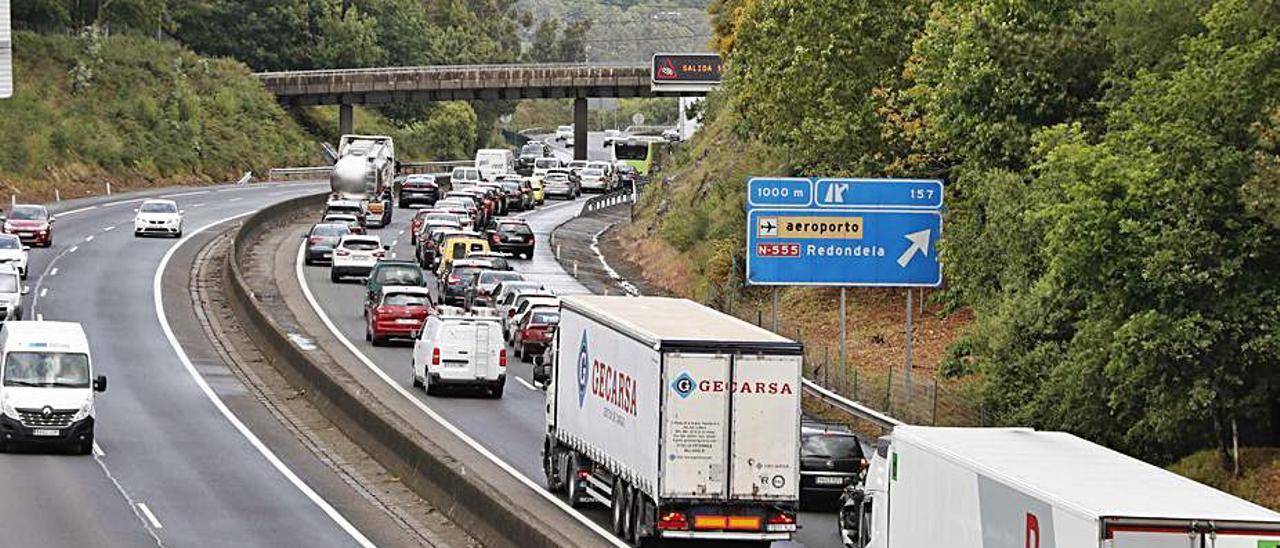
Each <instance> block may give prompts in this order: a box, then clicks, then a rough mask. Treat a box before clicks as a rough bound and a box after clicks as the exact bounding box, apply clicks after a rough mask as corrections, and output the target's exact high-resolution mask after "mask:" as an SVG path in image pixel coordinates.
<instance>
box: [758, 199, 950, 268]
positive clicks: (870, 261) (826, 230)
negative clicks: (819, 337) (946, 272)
mask: <svg viewBox="0 0 1280 548" xmlns="http://www.w3.org/2000/svg"><path fill="white" fill-rule="evenodd" d="M805 198H808V200H806V199H805ZM942 203H943V202H942V184H941V183H940V182H938V181H908V180H885V181H876V180H870V179H819V180H817V181H810V180H808V179H763V178H759V179H752V180H751V181H750V182H749V183H748V199H747V283H748V284H753V285H826V286H887V287H902V286H914V287H937V286H939V285H941V284H942V266H941V264H940V263H939V262H938V253H937V241H938V237H939V236H940V235H941V234H942V211H941V209H942Z"/></svg>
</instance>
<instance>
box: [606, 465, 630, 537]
mask: <svg viewBox="0 0 1280 548" xmlns="http://www.w3.org/2000/svg"><path fill="white" fill-rule="evenodd" d="M626 504H627V486H626V485H624V484H623V483H622V479H621V478H616V477H615V478H613V500H611V501H610V502H609V510H610V511H609V514H610V516H611V517H612V519H611V520H609V524H610V525H611V526H612V527H613V534H615V535H618V536H620V537H621V536H623V532H624V531H625V530H626V526H624V525H623V524H622V520H623V518H625V517H626V515H627V512H626V511H625V510H623V509H622V507H623V506H626Z"/></svg>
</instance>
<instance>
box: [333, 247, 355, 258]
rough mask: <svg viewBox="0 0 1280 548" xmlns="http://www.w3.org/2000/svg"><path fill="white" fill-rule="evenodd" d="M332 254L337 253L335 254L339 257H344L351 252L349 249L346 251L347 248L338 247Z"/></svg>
mask: <svg viewBox="0 0 1280 548" xmlns="http://www.w3.org/2000/svg"><path fill="white" fill-rule="evenodd" d="M333 254H334V255H337V256H339V257H346V256H347V255H350V254H351V252H350V251H347V250H345V249H339V250H337V251H334V252H333Z"/></svg>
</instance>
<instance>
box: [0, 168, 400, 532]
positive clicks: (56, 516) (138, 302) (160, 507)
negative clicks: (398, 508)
mask: <svg viewBox="0 0 1280 548" xmlns="http://www.w3.org/2000/svg"><path fill="white" fill-rule="evenodd" d="M326 187H327V185H315V184H290V185H286V186H266V185H255V186H238V187H237V186H230V187H220V188H212V189H194V190H189V191H174V192H173V193H171V194H169V195H167V196H171V197H172V198H173V199H175V200H178V201H179V204H180V206H181V207H182V208H183V209H185V210H186V216H185V220H184V224H185V226H184V228H185V230H186V232H187V235H188V238H190V239H192V240H195V241H193V242H191V243H190V244H188V245H183V246H182V247H181V248H178V246H179V245H180V244H183V243H184V242H186V240H184V241H182V242H179V241H178V240H174V239H168V238H164V239H135V238H134V236H133V233H132V220H133V215H134V213H133V208H134V207H135V206H136V204H137V200H136V199H133V200H129V201H116V202H110V203H101V204H99V205H92V206H86V207H82V208H78V209H72V210H67V211H64V212H62V213H61V214H59V215H58V217H57V223H56V225H55V226H56V228H55V235H56V238H55V240H56V243H55V245H54V246H53V247H52V248H49V249H33V250H32V251H31V253H30V256H31V263H30V273H31V277H30V279H29V280H28V284H29V286H30V287H31V288H32V293H31V295H30V296H29V297H28V298H27V299H28V300H27V302H26V319H37V318H42V319H45V320H67V321H78V322H80V323H81V324H83V326H84V328H85V331H86V332H87V334H88V336H89V341H90V346H91V348H92V353H93V354H92V357H93V360H94V365H95V367H96V369H97V373H101V374H105V375H106V376H107V377H108V380H109V383H108V390H107V392H106V393H104V394H101V395H99V397H98V399H97V427H96V436H97V442H96V445H97V446H96V447H95V450H94V455H93V456H74V455H67V454H58V453H57V452H50V451H47V450H31V449H27V450H22V451H18V452H13V453H8V454H3V455H0V492H3V493H5V496H4V497H0V530H2V531H4V533H3V535H4V539H5V540H4V541H3V542H2V543H0V544H4V545H6V546H128V547H137V546H148V545H168V546H308V547H316V546H325V547H328V546H335V547H336V546H344V547H345V546H361V545H365V546H369V545H372V542H371V541H370V540H369V539H368V538H366V537H365V536H364V535H363V534H361V533H360V532H359V531H358V530H357V529H356V527H354V526H353V525H351V523H350V522H349V521H348V519H347V518H345V517H344V516H343V511H340V510H339V509H335V508H334V507H333V506H332V505H331V504H330V503H329V502H327V501H326V500H325V499H323V498H321V496H320V495H318V494H316V493H315V492H314V491H313V490H312V488H311V486H310V484H308V483H307V481H308V480H310V481H312V482H319V483H323V484H325V486H326V489H329V488H332V487H333V486H334V485H337V486H339V487H336V489H343V488H347V487H346V485H345V484H344V483H342V481H341V480H340V479H338V478H336V476H333V475H332V474H331V473H330V472H329V470H328V468H326V467H325V466H324V465H323V464H321V463H319V462H318V461H316V460H315V459H314V457H311V456H310V454H309V453H307V451H306V450H305V449H300V446H299V445H297V443H296V440H294V439H293V438H292V437H291V436H290V435H288V433H287V432H284V431H283V429H282V427H280V425H279V424H278V423H276V424H275V427H274V429H273V428H267V431H266V432H259V435H258V436H252V435H247V434H246V433H247V432H248V429H247V427H245V426H244V422H253V423H254V424H255V425H261V424H268V425H269V424H271V423H272V422H274V421H272V420H270V414H269V413H268V412H267V411H266V410H265V408H263V407H262V405H261V404H260V403H258V401H257V400H256V399H255V398H254V397H253V396H252V395H251V394H250V393H248V392H247V390H246V389H245V387H244V386H243V385H241V384H240V383H239V382H238V381H237V379H236V378H235V377H234V376H233V375H232V374H231V372H230V371H228V370H226V369H225V367H224V366H223V365H222V364H221V363H215V362H214V361H213V360H208V359H195V358H188V357H187V356H186V353H185V352H183V353H181V354H180V353H179V352H178V351H177V350H175V344H173V343H172V342H171V337H172V336H173V335H174V334H173V333H172V332H171V331H169V327H168V325H167V324H166V323H162V321H160V319H159V317H160V314H158V310H160V309H161V305H162V303H161V302H160V301H159V300H157V299H156V297H157V295H156V288H158V287H161V286H162V284H163V286H164V290H163V293H164V298H165V300H166V301H178V300H179V299H180V298H187V288H186V286H185V285H181V286H178V287H172V286H170V283H169V280H168V277H164V278H162V277H161V276H158V275H157V272H158V271H159V269H160V268H161V266H162V264H163V263H167V262H169V258H170V257H171V256H173V255H174V254H175V252H182V253H185V254H187V255H190V254H193V253H194V252H195V250H196V249H197V248H198V247H199V245H195V244H198V243H199V241H200V239H201V238H204V239H205V240H207V239H208V238H210V233H209V232H206V233H202V234H194V233H195V232H197V231H198V229H200V228H202V227H205V226H207V225H211V224H214V223H220V222H225V221H227V220H229V219H233V218H237V217H239V216H243V215H245V214H247V213H249V212H252V211H254V210H257V209H258V208H260V207H262V206H264V205H266V204H269V203H272V202H276V201H280V200H285V199H288V198H290V197H295V196H299V195H302V194H309V193H315V192H317V191H320V190H322V189H324V188H326ZM121 199H128V196H125V197H122V198H121ZM178 262H179V261H177V260H175V261H174V266H173V270H175V271H178V273H180V274H181V273H182V272H181V269H189V268H190V257H187V262H186V264H185V265H178V264H177V263H178ZM183 279H185V277H183ZM163 307H164V308H165V309H172V307H173V302H165V303H163ZM166 316H167V314H166ZM187 321H190V318H187ZM179 336H180V335H179ZM172 340H173V341H176V339H172ZM192 359H194V362H193V361H191V360H192ZM242 417H243V418H244V420H243V421H241V418H242ZM263 417H266V420H261V419H263ZM242 429H243V430H242ZM250 436H252V439H251V438H250ZM262 439H268V440H269V441H270V442H271V446H272V448H273V449H276V450H277V451H278V452H281V454H288V455H290V457H289V458H288V460H289V462H287V463H286V462H284V461H281V460H280V458H284V457H280V456H279V455H277V454H276V453H273V452H271V451H270V450H268V449H266V447H265V446H264V445H263V442H262V441H261V440H262ZM291 440H292V441H291ZM299 476H301V477H299ZM350 495H351V496H349V497H345V498H344V500H343V502H342V505H343V506H346V507H347V508H344V509H343V510H345V511H347V512H349V513H353V514H362V513H364V512H365V510H362V509H359V508H356V506H358V505H362V504H366V503H365V502H362V501H361V499H359V497H358V496H357V495H355V493H354V492H351V493H350ZM362 519H363V518H362ZM369 519H370V520H371V521H368V523H373V524H375V525H376V524H377V523H378V522H377V519H376V517H375V518H369ZM383 534H387V533H383ZM375 540H376V539H375ZM388 542H390V541H388Z"/></svg>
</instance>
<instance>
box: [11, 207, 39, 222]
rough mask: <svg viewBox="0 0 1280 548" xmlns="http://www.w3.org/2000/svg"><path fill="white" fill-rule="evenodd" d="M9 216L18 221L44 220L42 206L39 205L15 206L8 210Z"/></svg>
mask: <svg viewBox="0 0 1280 548" xmlns="http://www.w3.org/2000/svg"><path fill="white" fill-rule="evenodd" d="M9 218H10V219H14V220H18V221H40V220H44V208H43V207H39V206H15V207H14V208H13V211H10V212H9Z"/></svg>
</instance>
